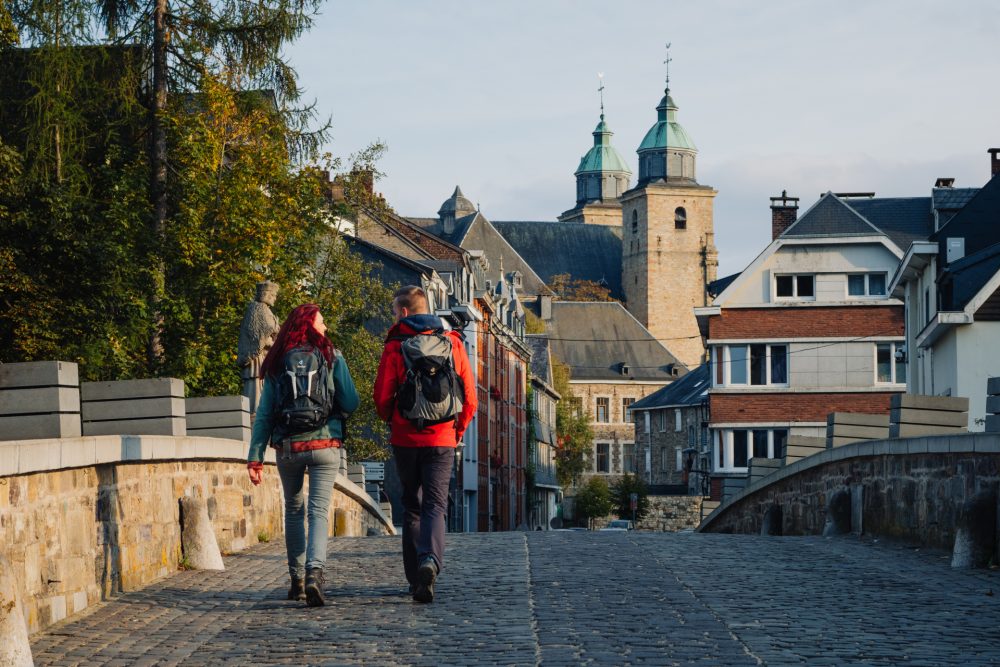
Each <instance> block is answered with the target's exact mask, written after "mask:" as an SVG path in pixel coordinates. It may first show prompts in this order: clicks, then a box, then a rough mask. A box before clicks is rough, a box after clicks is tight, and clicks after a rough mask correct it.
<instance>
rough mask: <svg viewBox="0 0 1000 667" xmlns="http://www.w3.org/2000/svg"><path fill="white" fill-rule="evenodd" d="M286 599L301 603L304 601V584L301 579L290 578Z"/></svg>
mask: <svg viewBox="0 0 1000 667" xmlns="http://www.w3.org/2000/svg"><path fill="white" fill-rule="evenodd" d="M288 599H289V600H298V601H299V602H302V601H304V600H305V599H306V584H305V582H304V581H302V577H292V585H291V586H290V587H289V588H288Z"/></svg>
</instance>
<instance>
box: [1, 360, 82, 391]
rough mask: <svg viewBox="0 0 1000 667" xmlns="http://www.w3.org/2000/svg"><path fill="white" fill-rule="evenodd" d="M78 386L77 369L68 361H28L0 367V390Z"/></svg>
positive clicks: (78, 375)
mask: <svg viewBox="0 0 1000 667" xmlns="http://www.w3.org/2000/svg"><path fill="white" fill-rule="evenodd" d="M79 384H80V374H79V369H78V367H77V365H76V364H74V363H73V362H70V361H28V362H24V363H16V364H3V365H0V389H11V388H14V387H51V386H60V387H76V386H78V385H79Z"/></svg>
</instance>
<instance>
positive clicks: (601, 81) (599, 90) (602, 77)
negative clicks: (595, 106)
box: [597, 72, 604, 120]
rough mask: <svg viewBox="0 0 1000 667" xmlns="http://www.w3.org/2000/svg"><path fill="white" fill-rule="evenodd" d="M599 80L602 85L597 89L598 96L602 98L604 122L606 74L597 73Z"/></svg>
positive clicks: (602, 118) (602, 117)
mask: <svg viewBox="0 0 1000 667" xmlns="http://www.w3.org/2000/svg"><path fill="white" fill-rule="evenodd" d="M597 80H598V82H599V83H600V84H601V85H599V86H598V87H597V94H598V95H600V96H601V120H604V72H598V73H597Z"/></svg>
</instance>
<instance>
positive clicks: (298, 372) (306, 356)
mask: <svg viewBox="0 0 1000 667" xmlns="http://www.w3.org/2000/svg"><path fill="white" fill-rule="evenodd" d="M334 361H335V362H336V360H334ZM329 376H330V365H329V364H328V363H327V362H326V358H325V357H324V356H323V354H322V353H321V352H320V351H319V350H317V349H315V348H311V347H299V348H295V349H292V350H289V351H288V352H286V353H285V358H284V368H283V369H282V373H281V374H279V375H278V377H277V378H275V379H276V380H277V396H276V397H277V401H275V405H277V406H278V407H277V411H276V412H277V415H276V417H275V430H277V431H278V432H280V433H281V435H285V436H288V435H296V434H298V433H308V432H309V431H315V430H316V429H318V428H319V427H321V426H323V425H324V424H325V423H326V422H327V420H328V419H329V418H330V415H331V414H332V413H333V410H334V406H333V393H334V392H333V383H332V382H330V378H329Z"/></svg>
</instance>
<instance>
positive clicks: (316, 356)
mask: <svg viewBox="0 0 1000 667" xmlns="http://www.w3.org/2000/svg"><path fill="white" fill-rule="evenodd" d="M261 376H262V377H263V379H264V389H263V391H262V393H261V396H260V404H259V406H258V408H257V415H256V417H255V420H254V424H253V433H252V436H251V438H250V453H249V455H248V456H247V469H248V471H249V473H250V481H251V482H253V484H254V485H257V484H260V483H261V481H262V479H263V468H264V466H263V461H264V448H265V447H267V445H268V443H269V442H270V444H271V446H272V447H274V448H275V449H276V450H277V461H278V475H279V476H280V477H281V487H282V489H283V491H284V495H285V549H286V550H287V552H288V573H289V575H291V580H292V581H291V586H290V587H289V589H288V599H289V600H305V601H306V603H307V604H308V605H309V606H310V607H321V606H323V605H324V604H326V600H325V598H324V597H323V584H324V576H323V568H324V566H325V565H326V545H327V537H328V535H329V522H328V516H329V509H330V494H331V493H332V492H333V482H334V479H335V478H336V476H337V474H338V472H339V471H340V457H341V456H342V454H341V452H342V449H341V447H342V446H343V438H344V434H345V426H344V421H345V419H346V418H347V416H348V415H349V414H350V413H352V412H354V410H356V409H357V407H358V392H357V390H356V389H355V388H354V380H353V379H352V378H351V373H350V371H349V370H348V369H347V362H345V361H344V357H343V355H342V354H341V353H340V352H339V351H338V350H336V349H334V347H333V345H332V344H331V343H330V341H329V339H328V338H327V337H326V324H324V322H323V315H322V314H321V313H320V312H319V308H318V307H317V306H315V305H313V304H305V305H301V306H299V307H298V308H296V309H295V310H293V311H292V312H291V314H290V315H289V316H288V319H286V320H285V323H284V324H282V325H281V329H280V331H278V335H277V338H276V339H275V341H274V345H273V346H272V347H271V350H270V351H269V352H268V353H267V356H266V357H265V358H264V362H263V364H262V365H261ZM307 471H308V473H309V499H308V504H307V503H306V499H305V495H304V494H303V493H302V486H303V481H304V478H305V475H306V472H307ZM307 516H308V520H309V521H308V523H309V530H308V538H309V540H308V543H307V542H306V517H307Z"/></svg>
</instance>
